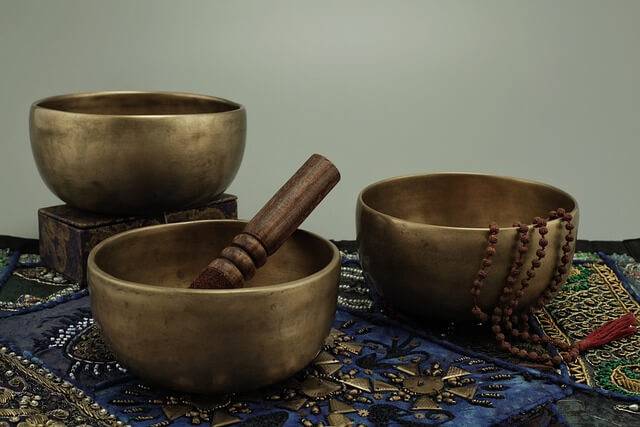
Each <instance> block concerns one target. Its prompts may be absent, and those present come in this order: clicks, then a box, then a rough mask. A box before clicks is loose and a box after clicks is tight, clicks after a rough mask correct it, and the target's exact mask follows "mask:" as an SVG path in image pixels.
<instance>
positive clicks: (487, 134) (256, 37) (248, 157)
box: [0, 0, 640, 239]
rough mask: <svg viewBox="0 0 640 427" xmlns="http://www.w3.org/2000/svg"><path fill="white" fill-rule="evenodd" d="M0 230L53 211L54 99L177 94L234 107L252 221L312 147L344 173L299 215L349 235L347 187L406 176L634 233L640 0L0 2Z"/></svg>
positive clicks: (592, 228) (23, 226) (590, 230)
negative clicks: (35, 146)
mask: <svg viewBox="0 0 640 427" xmlns="http://www.w3.org/2000/svg"><path fill="white" fill-rule="evenodd" d="M0 5H1V6H0V61H1V65H0V89H1V90H0V99H1V100H0V131H1V132H2V134H1V135H0V141H1V142H0V144H1V145H0V146H1V150H0V204H1V205H0V234H13V235H21V236H36V235H37V227H36V210H37V209H38V208H39V207H43V206H47V205H51V204H55V203H58V200H57V199H56V198H55V197H54V196H53V195H52V194H51V193H50V192H49V191H48V190H47V188H46V187H45V186H44V184H43V183H42V181H41V180H40V178H39V176H38V173H37V171H36V168H35V165H34V162H33V160H32V157H31V152H30V148H29V135H28V109H29V105H30V104H31V102H32V101H34V100H36V99H38V98H42V97H45V96H49V95H54V94H61V93H68V92H77V91H91V90H110V89H141V90H178V91H190V92H197V93H203V94H211V95H217V96H221V97H225V98H229V99H232V100H235V101H238V102H240V103H243V104H244V105H245V106H246V107H247V111H248V120H249V122H248V138H247V149H246V153H245V158H244V162H243V164H242V167H241V169H240V172H239V173H238V175H237V177H236V180H235V182H234V183H233V184H232V186H231V187H230V189H229V191H231V192H233V193H235V194H237V195H239V197H240V214H241V216H242V217H249V216H251V215H252V214H253V213H254V212H255V211H256V210H257V209H258V208H259V207H260V206H261V205H262V203H264V202H265V201H266V200H267V199H268V197H270V195H271V194H272V193H273V192H274V191H275V189H277V188H278V187H279V185H280V184H281V183H282V182H283V181H284V180H285V179H286V177H288V176H289V175H290V174H291V173H292V172H293V171H294V170H295V169H296V168H297V167H298V166H299V165H300V164H301V163H302V161H303V160H304V159H305V158H306V157H307V156H308V155H309V154H310V153H312V152H319V153H322V154H325V155H326V156H328V157H329V158H331V159H332V160H334V161H335V163H336V164H337V165H338V167H339V168H340V169H341V171H342V181H341V183H340V184H339V186H338V187H337V188H336V189H335V190H334V192H333V193H332V194H330V196H329V197H328V199H327V200H326V201H325V203H324V204H323V205H322V206H321V208H319V209H318V210H317V211H316V212H315V213H314V214H313V216H312V218H310V219H309V220H308V221H307V222H306V223H305V228H308V229H311V230H313V231H316V232H319V233H321V234H322V235H324V236H326V237H331V238H343V239H350V238H353V237H354V236H355V226H354V208H355V200H356V196H357V194H358V192H359V190H360V189H362V188H363V187H364V186H365V185H367V184H368V183H371V182H373V181H376V180H379V179H382V178H386V177H390V176H394V175H404V174H408V173H415V172H423V171H424V172H427V171H428V172H433V171H478V172H489V173H496V174H503V175H514V176H520V177H525V178H532V179H537V180H541V181H545V182H548V183H551V184H554V185H557V186H559V187H561V188H563V189H565V190H567V191H569V192H570V193H572V194H573V195H574V196H575V197H576V198H577V199H578V200H579V202H580V206H581V209H582V219H581V227H580V236H581V237H582V238H590V239H620V238H623V237H635V236H639V235H640V227H639V226H638V222H637V217H638V214H639V213H640V197H638V192H637V188H638V183H639V182H640V172H639V170H638V168H637V167H636V165H637V164H638V162H639V161H640V148H639V146H638V142H637V141H638V135H639V134H640V84H639V78H640V1H634V0H630V1H606V2H605V1H587V0H576V1H557V0H549V1H539V0H537V1H512V0H506V1H476V0H470V1H438V2H436V1H386V2H381V1H344V0H341V1H264V0H258V1H206V2H205V1H180V2H179V1H172V2H171V1H113V0H111V1H102V2H99V1H87V0H81V1H60V0H58V1H31V0H29V1H26V0H16V1H5V0H0Z"/></svg>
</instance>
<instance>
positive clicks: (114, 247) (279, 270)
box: [94, 221, 335, 288]
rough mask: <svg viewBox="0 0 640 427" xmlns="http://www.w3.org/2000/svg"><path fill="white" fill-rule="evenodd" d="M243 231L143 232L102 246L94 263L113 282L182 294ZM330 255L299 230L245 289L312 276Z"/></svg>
mask: <svg viewBox="0 0 640 427" xmlns="http://www.w3.org/2000/svg"><path fill="white" fill-rule="evenodd" d="M244 225H245V222H243V221H196V222H187V223H181V224H171V225H163V226H154V227H149V228H142V229H138V230H134V231H131V232H126V233H123V234H120V235H117V236H115V237H113V238H112V239H109V240H108V241H105V242H104V245H102V246H101V247H100V249H99V250H96V252H95V258H94V260H95V263H96V266H97V267H98V268H99V269H101V270H102V271H104V272H105V273H107V274H109V275H111V276H113V277H115V278H118V279H122V280H126V281H130V282H136V283H142V284H147V285H155V286H163V287H179V288H187V287H189V285H190V283H191V281H192V280H193V279H194V278H195V277H196V275H197V274H198V273H199V272H200V271H201V270H202V269H203V268H204V267H205V266H206V265H207V264H208V263H209V262H210V261H211V260H212V259H213V258H214V257H216V256H217V255H218V254H219V253H220V251H221V250H222V249H223V248H224V247H225V246H226V245H228V244H229V243H230V242H231V240H232V239H233V237H234V236H235V235H236V234H238V233H239V232H240V231H242V229H243V227H244ZM334 251H335V249H334V248H333V246H332V244H331V243H330V242H328V241H327V240H325V239H322V238H320V237H318V236H315V235H313V234H311V233H308V232H306V231H302V230H298V231H296V232H295V233H294V234H293V236H291V238H289V240H288V241H287V242H286V243H285V244H284V245H283V246H282V247H281V248H280V249H279V250H278V252H276V253H275V254H274V255H273V256H271V257H269V261H268V262H267V263H266V264H265V265H264V266H263V267H262V268H260V269H258V271H257V273H256V275H255V277H254V278H253V279H251V280H250V281H249V282H247V284H246V285H245V287H258V286H268V285H274V284H281V283H285V282H290V281H293V280H298V279H301V278H303V277H306V276H309V275H311V274H314V273H316V272H318V271H320V270H322V269H323V268H324V267H326V266H327V265H328V264H329V263H330V262H331V260H332V259H333V255H334Z"/></svg>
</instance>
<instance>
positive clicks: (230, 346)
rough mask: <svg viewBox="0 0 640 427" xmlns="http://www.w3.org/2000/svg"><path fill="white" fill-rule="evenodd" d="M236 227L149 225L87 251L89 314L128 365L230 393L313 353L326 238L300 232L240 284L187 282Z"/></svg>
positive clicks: (162, 379)
mask: <svg viewBox="0 0 640 427" xmlns="http://www.w3.org/2000/svg"><path fill="white" fill-rule="evenodd" d="M244 225H245V222H243V221H226V220H220V221H217V220H216V221H195V222H187V223H179V224H170V225H160V226H152V227H147V228H141V229H137V230H133V231H128V232H125V233H122V234H119V235H116V236H114V237H111V238H109V239H107V240H105V241H103V242H102V243H100V244H99V245H98V246H96V247H95V248H94V249H93V251H92V252H91V254H90V256H89V266H88V268H89V273H88V277H89V288H90V295H91V307H92V311H93V315H94V318H95V319H96V321H97V322H98V324H99V325H100V327H101V329H102V332H103V335H104V338H105V341H106V342H107V344H108V345H109V347H110V348H111V349H112V351H113V352H114V354H115V355H116V357H117V359H118V360H119V361H120V362H122V363H123V364H124V366H126V367H127V368H128V369H129V370H130V371H132V372H133V373H134V374H136V375H138V376H139V377H140V378H143V379H145V380H147V381H149V382H151V383H154V384H157V385H159V386H162V387H166V388H170V389H174V390H179V391H183V392H191V393H222V392H224V393H228V392H236V391H244V390H249V389H255V388H258V387H261V386H265V385H268V384H272V383H275V382H278V381H281V380H283V379H285V378H287V377H289V376H291V375H292V374H294V373H295V372H297V371H299V370H300V369H302V368H304V367H305V366H306V365H307V364H308V363H309V362H311V361H312V359H313V358H314V357H315V356H316V354H317V353H318V351H319V350H320V348H321V346H322V344H323V341H324V339H325V337H326V336H327V335H328V333H329V330H330V327H331V323H332V321H333V319H334V314H335V309H336V298H337V289H338V274H339V268H340V262H339V260H340V256H339V252H338V250H337V248H336V247H335V246H334V245H333V244H332V243H331V242H329V241H327V240H325V239H323V238H321V237H319V236H316V235H314V234H312V233H309V232H306V231H302V230H298V231H296V232H295V233H294V234H293V236H292V237H291V238H290V239H289V240H288V241H287V242H286V243H285V244H284V245H283V246H282V247H281V248H280V250H279V251H278V252H277V253H276V254H274V255H273V256H272V257H270V258H269V261H268V262H267V264H265V266H264V267H262V268H261V269H259V270H258V272H257V274H256V276H255V277H254V278H253V279H252V280H251V281H250V282H248V283H247V286H246V287H245V288H241V289H230V290H226V289H225V290H204V289H189V288H188V286H189V284H190V283H191V281H192V279H193V278H194V277H195V276H196V275H197V274H198V273H199V272H200V270H201V269H202V268H204V266H206V265H207V264H208V262H209V261H210V260H211V258H213V257H215V256H216V254H218V253H219V252H220V251H221V250H222V249H223V248H224V247H225V246H226V245H227V244H229V243H230V242H231V239H232V238H233V237H234V236H235V235H236V234H238V233H239V232H240V231H241V230H242V229H243V227H244Z"/></svg>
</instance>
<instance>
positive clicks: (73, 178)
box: [29, 92, 246, 214]
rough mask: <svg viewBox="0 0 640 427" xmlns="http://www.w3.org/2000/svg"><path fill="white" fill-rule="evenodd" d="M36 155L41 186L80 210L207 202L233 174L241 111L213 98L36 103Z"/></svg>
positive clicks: (135, 210)
mask: <svg viewBox="0 0 640 427" xmlns="http://www.w3.org/2000/svg"><path fill="white" fill-rule="evenodd" d="M29 127H30V133H31V148H32V151H33V156H34V158H35V161H36V165H37V166H38V170H39V171H40V175H41V176H42V179H43V180H44V182H45V183H46V185H47V186H48V187H49V189H50V190H51V191H52V192H53V193H54V194H56V195H57V196H58V197H59V198H60V199H62V200H64V201H65V202H66V203H68V204H69V205H71V206H74V207H76V208H80V209H84V210H88V211H93V212H100V213H106V214H142V213H148V212H160V211H167V210H174V209H181V208H185V207H192V206H198V205H203V204H206V203H208V202H210V201H212V200H213V199H214V198H215V197H216V196H217V195H219V194H220V193H222V192H223V191H224V190H225V189H226V188H227V187H228V186H229V184H231V181H232V180H233V178H234V177H235V175H236V172H237V171H238V168H239V167H240V162H241V160H242V155H243V152H244V144H245V134H246V112H245V109H244V107H243V106H241V105H239V104H236V103H234V102H231V101H227V100H224V99H220V98H213V97H209V96H202V95H194V94H185V93H165V92H157V93H154V92H99V93H82V94H72V95H63V96H56V97H52V98H47V99H43V100H41V101H37V102H35V103H34V104H33V105H32V106H31V115H30V123H29Z"/></svg>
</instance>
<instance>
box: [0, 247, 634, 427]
mask: <svg viewBox="0 0 640 427" xmlns="http://www.w3.org/2000/svg"><path fill="white" fill-rule="evenodd" d="M335 243H336V245H337V246H338V247H339V248H340V249H341V250H344V251H354V250H355V249H356V243H355V242H354V241H335ZM0 248H12V249H16V250H19V251H20V252H21V253H37V252H38V241H37V240H35V239H22V238H17V237H12V236H0ZM577 250H578V251H585V252H603V253H620V254H628V255H630V256H632V257H633V258H635V259H636V260H638V259H640V239H629V240H623V241H586V240H580V241H578V246H577ZM0 321H1V320H0ZM638 355H639V356H640V349H638ZM621 404H623V405H628V404H629V402H625V401H622V400H618V399H615V398H611V397H607V396H604V395H601V394H594V393H590V392H584V391H580V390H578V391H576V392H575V393H574V394H573V395H572V396H570V397H568V398H565V399H562V400H560V401H558V403H557V412H558V413H559V415H561V417H562V418H564V421H565V422H566V424H568V425H571V426H593V425H614V426H617V425H619V426H630V425H640V413H638V414H633V413H629V412H624V411H620V410H617V409H615V406H616V405H621ZM545 416H546V418H545ZM551 417H552V414H546V415H545V414H539V415H537V416H536V418H534V419H532V420H529V422H528V423H527V425H537V424H540V423H548V419H549V418H551Z"/></svg>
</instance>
